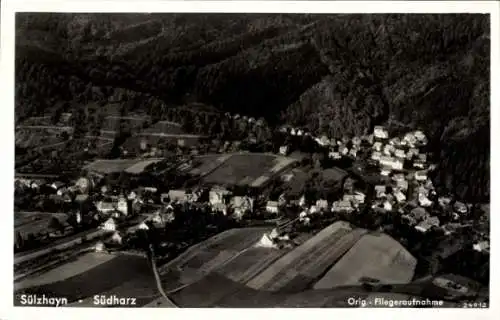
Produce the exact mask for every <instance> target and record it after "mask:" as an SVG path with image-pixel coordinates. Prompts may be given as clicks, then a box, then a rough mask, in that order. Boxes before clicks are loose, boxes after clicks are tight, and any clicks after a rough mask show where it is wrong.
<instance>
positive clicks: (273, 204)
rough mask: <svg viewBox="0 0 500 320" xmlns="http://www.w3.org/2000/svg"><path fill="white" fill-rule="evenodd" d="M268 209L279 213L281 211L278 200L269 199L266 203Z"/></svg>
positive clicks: (270, 211)
mask: <svg viewBox="0 0 500 320" xmlns="http://www.w3.org/2000/svg"><path fill="white" fill-rule="evenodd" d="M266 211H267V212H269V213H278V212H279V206H278V201H268V202H267V204H266Z"/></svg>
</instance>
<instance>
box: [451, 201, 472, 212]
mask: <svg viewBox="0 0 500 320" xmlns="http://www.w3.org/2000/svg"><path fill="white" fill-rule="evenodd" d="M453 210H454V211H455V212H457V213H460V214H466V213H467V211H468V208H467V205H466V204H465V203H463V202H460V201H457V202H455V203H454V204H453Z"/></svg>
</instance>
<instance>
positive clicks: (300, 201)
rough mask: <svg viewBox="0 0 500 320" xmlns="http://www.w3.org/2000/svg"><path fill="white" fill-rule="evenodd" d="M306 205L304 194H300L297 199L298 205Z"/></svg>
mask: <svg viewBox="0 0 500 320" xmlns="http://www.w3.org/2000/svg"><path fill="white" fill-rule="evenodd" d="M305 205H306V196H305V195H302V196H301V197H300V199H299V206H301V207H303V206H305Z"/></svg>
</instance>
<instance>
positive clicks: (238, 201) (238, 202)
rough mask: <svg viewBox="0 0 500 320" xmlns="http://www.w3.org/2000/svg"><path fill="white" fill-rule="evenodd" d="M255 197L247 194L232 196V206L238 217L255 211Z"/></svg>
mask: <svg viewBox="0 0 500 320" xmlns="http://www.w3.org/2000/svg"><path fill="white" fill-rule="evenodd" d="M253 202H254V201H253V199H252V198H250V197H247V196H243V197H240V196H235V197H233V198H231V203H230V206H231V207H232V208H233V210H234V213H235V215H236V216H238V217H242V216H243V215H244V214H245V213H247V212H253Z"/></svg>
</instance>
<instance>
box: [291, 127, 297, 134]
mask: <svg viewBox="0 0 500 320" xmlns="http://www.w3.org/2000/svg"><path fill="white" fill-rule="evenodd" d="M290 134H291V135H292V136H295V135H296V134H297V133H296V132H295V128H292V130H290Z"/></svg>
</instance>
